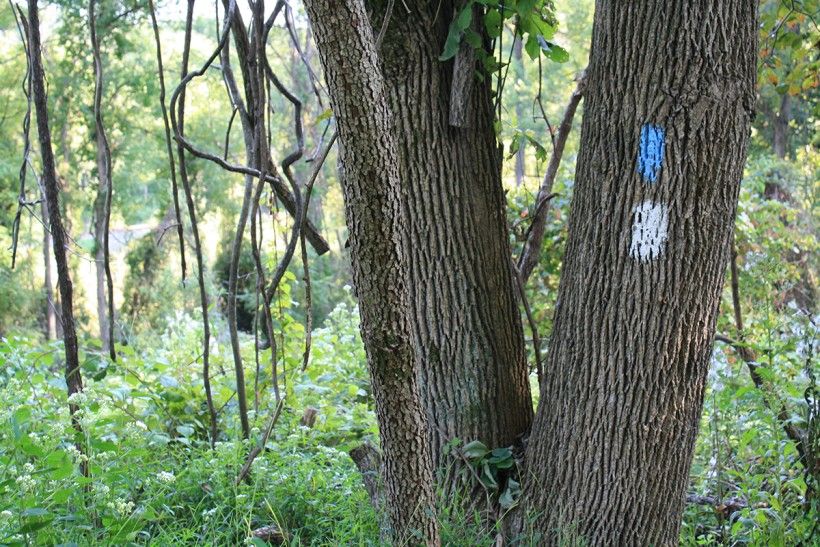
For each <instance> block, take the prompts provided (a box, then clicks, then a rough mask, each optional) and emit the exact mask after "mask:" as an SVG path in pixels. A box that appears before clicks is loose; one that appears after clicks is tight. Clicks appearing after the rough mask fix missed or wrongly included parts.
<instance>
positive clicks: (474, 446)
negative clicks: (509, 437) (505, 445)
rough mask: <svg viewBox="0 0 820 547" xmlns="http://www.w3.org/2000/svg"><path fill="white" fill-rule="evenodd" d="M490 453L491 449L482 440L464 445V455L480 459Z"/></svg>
mask: <svg viewBox="0 0 820 547" xmlns="http://www.w3.org/2000/svg"><path fill="white" fill-rule="evenodd" d="M489 453H490V449H489V448H487V446H486V445H485V444H484V443H482V442H481V441H472V442H469V443H467V444H466V445H464V455H465V456H467V457H468V458H471V459H480V458H483V457H484V456H486V455H487V454H489Z"/></svg>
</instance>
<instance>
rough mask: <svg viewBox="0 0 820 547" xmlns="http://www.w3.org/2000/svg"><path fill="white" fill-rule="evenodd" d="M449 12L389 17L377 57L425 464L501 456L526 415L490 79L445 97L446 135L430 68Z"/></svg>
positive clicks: (444, 78)
mask: <svg viewBox="0 0 820 547" xmlns="http://www.w3.org/2000/svg"><path fill="white" fill-rule="evenodd" d="M453 7H454V2H447V1H445V2H443V3H441V6H440V10H439V11H437V3H435V2H434V3H431V4H428V3H416V4H414V5H412V6H409V9H410V11H411V13H409V14H407V13H406V12H405V7H404V5H401V4H400V5H398V6H397V8H396V13H395V14H394V16H393V18H392V20H391V21H390V25H389V27H388V29H387V32H386V35H385V40H384V46H383V48H382V50H381V51H382V63H383V67H384V75H385V79H386V83H387V94H388V98H389V101H390V107H391V109H392V111H393V113H394V116H395V125H394V128H395V133H396V136H397V144H398V152H399V156H398V161H399V173H400V176H401V179H402V187H403V189H404V192H405V199H406V210H407V222H406V223H405V224H404V227H405V230H404V237H405V239H406V247H407V252H408V267H409V286H410V287H411V299H410V309H411V315H410V321H411V326H412V329H413V335H414V343H415V345H416V356H417V358H418V359H419V362H420V387H421V393H422V400H423V402H424V404H425V407H426V410H427V414H428V416H429V420H430V435H431V439H432V450H433V457H434V462H435V463H436V464H444V463H447V462H445V461H444V447H445V445H446V444H447V442H449V441H450V440H452V439H453V438H459V439H461V440H463V441H470V440H481V441H482V442H484V443H486V444H487V445H488V446H492V447H500V446H508V445H511V444H512V443H513V442H514V441H515V440H516V438H518V437H520V436H522V435H523V434H525V433H526V431H527V430H528V429H529V427H530V424H531V422H532V415H533V410H532V399H531V396H530V389H529V381H528V372H529V371H528V366H527V362H526V347H525V343H524V335H523V329H522V325H521V317H520V314H519V310H518V307H517V301H516V292H515V290H516V289H515V282H514V279H513V275H512V271H511V268H510V252H511V251H510V246H509V239H508V231H507V221H506V199H505V195H504V189H503V187H502V183H501V148H500V147H499V145H498V143H497V141H496V138H495V131H494V129H493V120H494V114H493V107H492V101H491V98H490V94H489V80H490V78H485V80H486V81H485V83H484V84H482V83H481V82H480V81H479V80H478V79H477V78H474V80H473V81H472V82H470V83H469V88H470V89H464V90H461V91H459V92H457V93H455V95H456V96H459V95H461V94H462V92H463V93H469V96H467V97H462V99H463V100H464V101H466V102H467V104H470V105H471V107H470V108H468V109H466V110H464V111H463V112H462V113H461V114H462V115H461V116H460V117H461V118H464V119H461V120H460V124H461V126H462V127H463V128H456V127H451V125H450V115H449V114H450V112H449V109H450V100H451V99H450V98H451V95H452V93H451V81H452V75H453V72H454V70H455V69H454V67H453V63H442V62H441V61H439V59H438V57H439V55H440V54H441V52H442V49H443V46H444V41H445V39H446V36H447V29H448V24H449V21H450V19H451V17H452V12H453ZM374 21H376V22H377V24H380V22H381V15H379V16H378V17H374ZM471 74H472V75H474V71H473V72H471ZM464 85H467V84H466V83H465V84H464Z"/></svg>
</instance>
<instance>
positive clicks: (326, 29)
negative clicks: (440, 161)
mask: <svg viewBox="0 0 820 547" xmlns="http://www.w3.org/2000/svg"><path fill="white" fill-rule="evenodd" d="M305 6H306V8H307V12H308V16H309V18H310V21H311V24H312V26H313V31H314V33H315V35H316V42H317V45H318V49H319V53H320V57H321V60H322V65H323V66H324V69H325V76H326V79H327V83H328V88H329V89H330V92H331V104H332V106H333V112H334V113H335V115H336V120H337V123H338V127H339V141H340V143H341V145H342V146H341V147H340V155H341V157H342V163H343V164H344V169H345V176H344V177H342V179H341V182H342V190H343V194H344V200H345V213H346V217H347V225H348V229H349V233H350V255H351V262H352V266H353V280H354V283H355V285H356V291H357V294H358V297H359V310H360V314H361V326H360V328H361V333H362V340H363V342H364V345H365V350H366V352H367V360H368V367H369V369H370V376H371V380H372V384H373V394H374V397H375V400H376V415H377V417H378V421H379V431H380V438H381V445H382V451H383V453H384V457H383V460H382V461H383V466H382V474H383V478H384V485H385V490H386V493H387V507H388V513H389V515H390V522H391V525H392V534H391V535H392V536H393V538H394V539H395V540H396V542H397V544H403V543H404V542H409V543H411V544H416V543H420V542H424V543H426V544H428V545H438V544H439V536H438V528H437V523H436V519H435V517H434V514H433V511H434V505H433V468H432V459H431V454H430V447H429V443H428V432H427V420H426V419H425V412H424V408H423V407H422V405H421V402H420V400H419V385H418V377H417V373H416V366H415V357H414V352H413V341H412V331H411V326H410V322H409V321H408V317H407V309H408V291H407V283H408V280H407V276H406V274H405V261H406V260H407V259H408V258H409V257H408V256H407V255H406V254H405V250H406V249H405V248H404V244H403V242H402V240H403V237H402V233H401V227H402V226H403V225H404V221H405V217H404V211H403V207H402V191H401V188H400V182H399V161H398V152H397V148H396V142H395V139H394V135H395V133H394V131H393V123H392V120H391V113H390V107H389V104H388V100H387V97H386V91H385V84H384V80H383V78H382V75H381V70H380V68H379V61H378V58H377V54H376V46H375V43H374V37H373V31H372V29H371V25H370V21H369V19H368V16H367V13H366V11H365V7H364V1H363V0H345V1H341V2H340V1H333V0H307V1H306V2H305Z"/></svg>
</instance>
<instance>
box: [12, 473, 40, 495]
mask: <svg viewBox="0 0 820 547" xmlns="http://www.w3.org/2000/svg"><path fill="white" fill-rule="evenodd" d="M16 482H17V487H18V488H20V490H22V491H28V490H31V489H33V488H34V486H35V484H36V483H35V482H34V479H32V478H31V475H20V476H19V477H17V481H16Z"/></svg>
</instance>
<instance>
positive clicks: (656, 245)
mask: <svg viewBox="0 0 820 547" xmlns="http://www.w3.org/2000/svg"><path fill="white" fill-rule="evenodd" d="M668 225H669V207H667V206H666V205H664V204H662V203H654V202H652V201H645V202H643V203H641V204H640V205H638V206H637V207H635V211H634V220H633V221H632V243H631V244H630V245H629V255H630V256H631V257H632V258H634V259H635V260H639V261H641V262H648V261H650V260H654V259H656V258H658V257H659V256H661V254H663V250H664V248H665V247H666V236H667V233H666V232H667V228H668Z"/></svg>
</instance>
